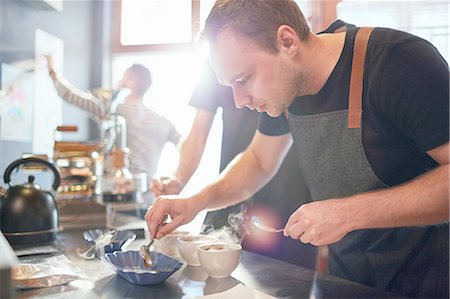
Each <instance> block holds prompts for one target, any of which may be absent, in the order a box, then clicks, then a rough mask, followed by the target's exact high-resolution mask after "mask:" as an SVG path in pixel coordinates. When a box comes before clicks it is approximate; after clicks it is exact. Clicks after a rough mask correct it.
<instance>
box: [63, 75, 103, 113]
mask: <svg viewBox="0 0 450 299" xmlns="http://www.w3.org/2000/svg"><path fill="white" fill-rule="evenodd" d="M54 84H55V88H56V91H57V93H58V95H59V96H60V97H61V98H62V99H63V100H64V101H66V102H68V103H70V104H73V105H75V106H77V107H79V108H81V109H83V110H85V111H87V112H89V113H91V114H93V115H95V116H97V117H99V118H104V117H105V115H106V110H105V106H104V105H103V103H102V102H101V101H100V99H97V98H96V97H94V96H93V95H92V94H90V93H88V92H84V91H81V90H78V89H77V88H75V87H74V86H72V85H71V84H70V83H69V82H67V80H65V79H64V78H61V77H59V76H57V77H56V79H55V80H54Z"/></svg>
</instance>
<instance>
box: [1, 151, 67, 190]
mask: <svg viewBox="0 0 450 299" xmlns="http://www.w3.org/2000/svg"><path fill="white" fill-rule="evenodd" d="M26 163H37V164H43V165H45V166H47V167H48V168H50V170H51V171H53V174H54V175H55V177H54V179H53V184H52V188H53V190H55V191H56V190H57V189H58V187H59V184H60V183H61V175H60V174H59V171H58V169H56V167H55V166H54V165H53V164H52V163H50V162H48V161H45V160H42V159H39V158H35V157H30V158H24V159H18V160H16V161H14V162H12V163H11V164H9V166H8V167H7V168H6V170H5V174H4V176H3V180H4V181H5V183H6V184H9V182H11V173H12V171H13V170H14V169H15V168H16V167H18V166H19V165H22V164H26Z"/></svg>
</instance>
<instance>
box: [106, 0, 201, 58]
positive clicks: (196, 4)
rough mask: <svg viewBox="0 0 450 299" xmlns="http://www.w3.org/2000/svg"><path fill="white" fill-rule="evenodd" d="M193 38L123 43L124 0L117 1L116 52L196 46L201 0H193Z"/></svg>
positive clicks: (114, 33) (113, 41)
mask: <svg viewBox="0 0 450 299" xmlns="http://www.w3.org/2000/svg"><path fill="white" fill-rule="evenodd" d="M191 3H192V11H191V26H192V29H191V30H192V38H191V41H190V42H188V43H167V44H141V45H122V44H121V42H120V35H121V23H122V0H118V1H115V5H114V26H113V34H112V35H113V38H112V47H113V52H114V53H133V52H135V53H136V52H145V51H161V50H189V49H192V48H194V45H195V42H196V38H197V35H198V33H199V30H200V0H191Z"/></svg>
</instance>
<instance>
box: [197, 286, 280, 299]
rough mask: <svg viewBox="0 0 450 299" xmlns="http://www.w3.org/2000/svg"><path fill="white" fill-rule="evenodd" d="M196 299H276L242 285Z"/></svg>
mask: <svg viewBox="0 0 450 299" xmlns="http://www.w3.org/2000/svg"><path fill="white" fill-rule="evenodd" d="M196 298H204V299H212V298H214V299H237V298H243V299H244V298H245V299H271V298H276V297H273V296H270V295H267V294H264V293H262V292H260V291H257V290H254V289H252V288H249V287H247V286H245V285H243V284H241V283H240V284H238V285H236V286H235V287H232V288H231V289H229V290H226V291H225V292H221V293H216V294H210V295H206V296H203V297H196Z"/></svg>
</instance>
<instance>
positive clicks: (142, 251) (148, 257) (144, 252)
mask: <svg viewBox="0 0 450 299" xmlns="http://www.w3.org/2000/svg"><path fill="white" fill-rule="evenodd" d="M153 242H155V239H153V240H151V241H150V242H149V243H148V244H147V245H145V244H142V245H141V247H139V255H140V256H141V257H142V259H143V260H144V265H145V266H146V267H148V268H150V267H151V266H152V264H153V260H152V254H151V253H150V247H151V246H152V245H153Z"/></svg>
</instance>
